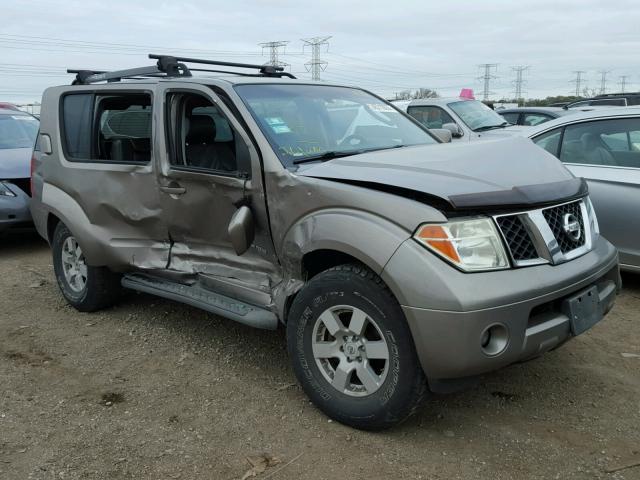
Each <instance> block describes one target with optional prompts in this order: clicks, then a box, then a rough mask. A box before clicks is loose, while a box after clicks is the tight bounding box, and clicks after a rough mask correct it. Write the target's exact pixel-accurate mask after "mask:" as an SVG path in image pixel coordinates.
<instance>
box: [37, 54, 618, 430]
mask: <svg viewBox="0 0 640 480" xmlns="http://www.w3.org/2000/svg"><path fill="white" fill-rule="evenodd" d="M152 58H155V59H157V60H158V63H157V65H153V66H151V67H143V68H137V69H133V70H126V71H118V72H91V71H79V72H76V73H77V77H76V80H75V82H74V84H73V85H70V86H60V87H52V88H49V89H47V90H46V91H45V93H44V97H43V101H42V115H41V128H40V137H39V142H38V148H37V151H36V152H35V156H34V157H35V160H34V161H35V164H34V165H33V168H34V176H33V185H34V192H33V194H34V195H33V202H32V213H33V217H34V221H35V223H36V226H37V229H38V231H39V232H40V234H41V235H42V236H43V237H44V238H46V239H47V240H48V241H49V243H50V244H51V247H52V251H53V264H54V269H55V273H56V277H57V281H58V284H59V285H60V290H61V291H62V294H63V295H64V297H65V298H66V299H67V301H68V302H69V303H70V304H71V305H73V306H74V307H76V308H77V309H79V310H82V311H93V310H97V309H99V308H104V307H107V306H109V305H111V304H112V303H113V302H114V301H116V299H117V298H118V295H119V293H120V291H121V288H122V287H124V288H128V289H134V290H139V291H142V292H147V293H150V294H153V295H158V296H161V297H165V298H169V299H172V300H176V301H180V302H184V303H187V304H190V305H193V306H195V307H198V308H202V309H205V310H207V311H210V312H213V313H215V314H219V315H223V316H225V317H228V318H230V319H232V320H236V321H239V322H242V323H244V324H246V325H250V326H253V327H259V328H270V329H275V328H277V327H278V326H279V325H282V326H284V327H285V328H286V335H287V343H288V349H289V354H290V357H291V362H292V364H293V368H294V371H295V373H296V375H297V377H298V379H299V381H300V383H301V384H302V386H303V388H304V390H305V392H306V393H307V394H308V395H309V397H310V398H311V399H312V400H313V401H314V402H315V404H316V405H318V407H319V408H321V409H322V410H323V411H324V412H326V413H327V414H328V415H330V416H331V417H333V418H335V419H337V420H339V421H341V422H344V423H346V424H349V425H352V426H355V427H358V428H367V429H379V428H384V427H388V426H390V425H393V424H395V423H397V422H399V421H401V420H403V419H405V418H407V417H408V416H409V415H410V414H411V413H412V412H414V411H415V410H416V408H417V407H418V405H419V404H420V401H421V400H422V399H423V398H424V397H425V395H426V394H427V392H428V391H429V390H431V391H436V392H441V391H450V390H453V389H456V388H460V387H461V386H463V385H466V384H468V383H469V378H470V377H471V378H473V377H475V376H477V375H478V374H480V373H483V372H486V371H489V370H493V369H496V368H500V367H502V366H505V365H508V364H510V363H513V362H516V361H521V360H525V359H529V358H533V357H536V356H538V355H540V354H542V353H544V352H545V351H548V350H551V349H553V348H555V347H557V346H559V345H561V344H562V343H563V342H565V341H566V340H568V339H569V338H571V337H572V336H574V335H577V334H580V333H582V332H583V331H585V330H587V329H588V328H590V327H591V326H592V325H593V324H595V323H596V322H598V321H599V320H600V319H601V318H602V317H603V315H604V314H606V312H607V311H608V310H609V309H610V308H611V306H612V304H613V302H614V299H615V296H616V292H617V290H618V287H619V285H620V280H619V274H618V263H617V253H616V250H615V249H614V248H613V247H612V246H611V245H610V244H609V243H608V242H607V241H606V240H605V239H604V238H602V237H601V236H600V235H599V233H598V225H597V221H596V218H595V215H594V213H593V210H592V208H591V203H590V201H589V198H588V196H587V189H586V184H585V182H584V181H582V180H580V179H576V178H574V177H573V175H571V174H570V173H569V172H568V171H567V170H566V169H565V168H564V167H563V166H562V164H560V163H559V162H558V161H557V160H556V159H555V158H554V157H553V156H552V155H549V154H548V153H547V152H545V151H544V150H542V149H540V148H538V147H536V146H535V145H533V144H532V143H531V142H530V141H529V140H528V139H523V138H514V139H509V140H505V141H502V142H477V143H475V144H470V145H464V144H460V145H440V144H439V141H438V140H436V139H435V138H434V137H433V136H432V135H431V134H430V133H429V132H428V131H427V130H426V129H425V128H424V127H423V126H421V125H420V124H419V123H418V122H416V121H415V120H414V119H412V118H411V117H409V116H407V115H406V114H404V113H402V112H400V111H399V110H397V109H396V108H395V107H393V106H392V105H390V104H389V103H387V102H385V101H384V100H382V99H380V98H379V97H377V96H375V95H373V94H371V93H369V92H367V91H365V90H361V89H357V88H351V87H342V86H336V85H328V84H320V83H307V82H301V81H298V80H295V79H292V78H284V77H286V76H287V75H286V74H285V73H284V72H282V71H281V69H279V68H274V67H264V66H254V65H244V64H226V63H224V62H212V61H203V60H196V59H180V58H177V59H176V58H173V57H165V56H152ZM187 63H189V64H198V65H200V67H199V68H198V69H199V70H203V68H201V67H202V66H203V65H204V66H207V65H213V67H209V68H212V71H214V72H216V73H218V72H219V70H220V69H221V68H223V67H224V68H231V67H232V68H235V69H236V73H234V72H231V73H226V74H224V75H223V76H221V75H220V74H219V73H218V76H209V77H206V76H202V77H193V76H192V74H191V70H190V68H189V67H188V66H187ZM252 69H253V70H252ZM237 70H241V71H244V72H245V73H239V72H237ZM105 82H106V83H105ZM514 159H517V160H518V168H517V169H514V168H512V166H513V162H514Z"/></svg>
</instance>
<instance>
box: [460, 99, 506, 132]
mask: <svg viewBox="0 0 640 480" xmlns="http://www.w3.org/2000/svg"><path fill="white" fill-rule="evenodd" d="M448 105H449V108H451V110H453V111H454V112H455V113H456V115H458V116H459V117H460V119H461V120H462V121H463V122H464V123H465V124H466V125H467V127H469V128H470V129H471V130H478V129H484V128H490V127H499V126H503V125H505V126H506V124H507V122H505V119H504V118H502V117H501V116H500V115H498V114H497V113H496V112H494V111H493V110H491V109H490V108H489V107H487V106H486V105H485V104H484V103H482V102H478V101H477V100H462V101H460V102H452V103H449V104H448Z"/></svg>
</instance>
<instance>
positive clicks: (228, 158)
mask: <svg viewBox="0 0 640 480" xmlns="http://www.w3.org/2000/svg"><path fill="white" fill-rule="evenodd" d="M156 98H157V102H158V107H157V111H158V112H162V115H163V120H162V121H161V122H160V124H161V125H164V126H165V128H166V135H164V138H160V136H158V138H157V139H156V141H157V143H159V144H160V145H158V151H160V152H162V154H161V155H160V156H159V157H160V158H159V163H160V165H159V168H158V188H159V190H160V204H161V209H162V216H163V219H164V221H165V222H166V224H167V228H168V231H169V236H170V241H171V250H170V260H169V269H170V270H175V271H177V272H180V273H182V274H189V275H192V276H193V278H194V279H195V280H196V281H198V282H199V283H200V284H201V285H202V286H204V287H208V288H211V289H212V290H215V291H218V292H219V293H223V294H226V295H229V296H232V297H234V298H237V299H239V300H244V301H247V302H249V303H253V304H255V305H258V306H261V305H263V304H268V303H270V302H271V295H270V294H271V289H272V287H273V286H274V285H275V283H277V282H278V281H279V280H280V277H279V266H278V262H277V258H276V256H275V253H274V249H273V245H272V241H271V236H270V231H269V222H268V216H267V208H266V204H265V197H264V193H263V185H262V175H261V166H260V159H259V157H258V154H257V151H256V149H255V148H254V147H253V145H252V144H251V140H250V138H249V137H248V136H247V134H246V133H245V132H244V130H243V129H242V127H241V126H240V124H239V123H238V121H237V120H236V119H235V118H234V117H233V114H231V112H230V111H229V110H228V109H227V107H226V106H225V105H224V103H222V102H221V101H220V99H219V97H218V96H217V95H216V94H215V93H213V91H212V90H211V89H209V88H208V87H205V86H200V85H193V84H184V85H176V84H172V85H171V86H163V87H161V91H160V92H158V95H157V97H156ZM242 206H247V207H249V209H250V210H251V212H252V216H253V224H254V226H255V236H254V240H253V242H252V244H251V246H250V247H249V249H248V250H247V251H246V252H244V253H242V254H238V253H236V251H235V250H234V248H233V246H232V244H231V240H230V237H229V233H228V227H229V223H230V221H231V219H232V217H233V215H234V214H235V213H236V211H237V210H238V208H240V207H242Z"/></svg>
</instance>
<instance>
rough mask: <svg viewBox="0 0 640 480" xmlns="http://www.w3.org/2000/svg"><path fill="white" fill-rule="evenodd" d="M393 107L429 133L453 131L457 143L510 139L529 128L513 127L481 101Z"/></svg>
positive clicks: (442, 100) (424, 101)
mask: <svg viewBox="0 0 640 480" xmlns="http://www.w3.org/2000/svg"><path fill="white" fill-rule="evenodd" d="M394 104H395V105H396V106H397V107H398V108H400V109H401V110H404V111H406V112H407V113H408V114H409V115H411V116H412V117H413V118H415V119H416V120H418V121H419V122H420V123H422V124H423V125H424V126H425V127H427V128H429V129H446V130H449V131H451V136H452V138H453V141H454V142H455V141H475V140H490V139H496V138H500V137H509V136H512V135H517V134H519V133H520V132H521V131H522V130H525V129H526V128H527V127H522V126H514V125H511V124H510V123H509V122H507V121H506V120H505V119H504V118H502V117H501V116H500V115H499V114H498V113H496V112H494V111H493V110H491V108H489V107H487V106H486V105H485V104H484V103H482V102H479V101H478V100H468V99H465V98H458V97H456V98H425V99H421V100H413V101H411V102H409V103H404V102H403V103H400V102H398V103H395V102H394Z"/></svg>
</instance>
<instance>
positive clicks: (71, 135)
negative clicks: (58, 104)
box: [62, 93, 93, 159]
mask: <svg viewBox="0 0 640 480" xmlns="http://www.w3.org/2000/svg"><path fill="white" fill-rule="evenodd" d="M92 114H93V94H90V93H89V94H86V93H79V94H73V95H66V96H65V97H63V100H62V127H63V136H64V138H63V141H64V143H65V145H66V154H67V156H69V157H71V158H79V159H91V116H92Z"/></svg>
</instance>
